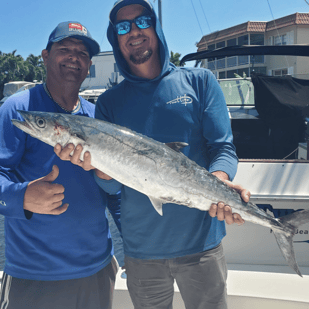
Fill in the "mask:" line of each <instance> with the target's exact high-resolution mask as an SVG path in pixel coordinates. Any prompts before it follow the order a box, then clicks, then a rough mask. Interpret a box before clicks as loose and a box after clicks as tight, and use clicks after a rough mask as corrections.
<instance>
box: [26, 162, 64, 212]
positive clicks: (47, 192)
mask: <svg viewBox="0 0 309 309" xmlns="http://www.w3.org/2000/svg"><path fill="white" fill-rule="evenodd" d="M58 175H59V168H58V166H57V165H54V166H53V169H52V171H51V172H50V173H49V174H48V175H46V176H44V177H42V178H39V179H36V180H33V181H31V182H29V184H28V187H27V189H26V192H25V196H24V209H26V210H29V211H31V212H34V213H38V214H48V215H60V214H62V213H63V212H65V211H66V210H67V209H68V206H69V204H64V205H63V206H61V205H62V200H63V199H64V194H63V192H64V187H63V186H62V185H59V184H55V183H52V182H53V181H54V180H55V179H56V178H57V177H58Z"/></svg>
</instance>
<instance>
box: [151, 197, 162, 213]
mask: <svg viewBox="0 0 309 309" xmlns="http://www.w3.org/2000/svg"><path fill="white" fill-rule="evenodd" d="M148 197H149V199H150V202H151V204H152V206H153V207H154V209H155V210H156V211H157V213H158V214H159V215H160V216H163V210H162V204H163V203H162V201H161V200H159V199H157V198H155V197H152V196H148Z"/></svg>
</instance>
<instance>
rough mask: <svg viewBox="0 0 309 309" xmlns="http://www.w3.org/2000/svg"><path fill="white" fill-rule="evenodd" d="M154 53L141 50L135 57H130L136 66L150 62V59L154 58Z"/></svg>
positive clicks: (149, 50) (148, 50) (150, 50)
mask: <svg viewBox="0 0 309 309" xmlns="http://www.w3.org/2000/svg"><path fill="white" fill-rule="evenodd" d="M152 54H153V52H152V49H147V50H144V49H141V50H137V51H136V52H135V53H134V55H130V60H131V61H132V62H133V63H134V64H142V63H145V62H146V61H148V59H149V58H150V57H151V56H152Z"/></svg>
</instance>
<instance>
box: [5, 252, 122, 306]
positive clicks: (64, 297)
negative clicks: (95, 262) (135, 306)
mask: <svg viewBox="0 0 309 309" xmlns="http://www.w3.org/2000/svg"><path fill="white" fill-rule="evenodd" d="M117 270H118V263H117V261H116V259H115V258H113V259H112V261H111V263H110V264H108V265H107V266H106V267H104V268H103V269H102V270H100V271H99V272H97V273H96V274H94V275H92V276H89V277H86V278H80V279H71V280H59V281H37V280H27V279H18V278H15V277H11V276H9V275H8V274H5V273H3V278H2V285H1V300H0V308H1V309H86V308H87V309H111V308H112V297H113V292H114V286H115V277H116V273H117Z"/></svg>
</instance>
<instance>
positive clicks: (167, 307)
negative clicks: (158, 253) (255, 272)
mask: <svg viewBox="0 0 309 309" xmlns="http://www.w3.org/2000/svg"><path fill="white" fill-rule="evenodd" d="M125 268H126V273H127V285H128V290H129V293H130V296H131V299H132V302H133V304H134V308H135V309H172V303H173V295H174V287H173V284H174V280H176V282H177V285H178V288H179V291H180V294H181V296H182V299H183V301H184V303H185V307H186V309H205V308H207V309H227V290H226V279H227V265H226V262H225V257H224V254H223V248H222V245H221V244H220V245H219V246H217V247H216V248H214V249H211V250H208V251H204V252H200V253H196V254H191V255H187V256H183V257H178V258H173V259H160V260H141V259H135V258H131V257H127V256H126V257H125Z"/></svg>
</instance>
